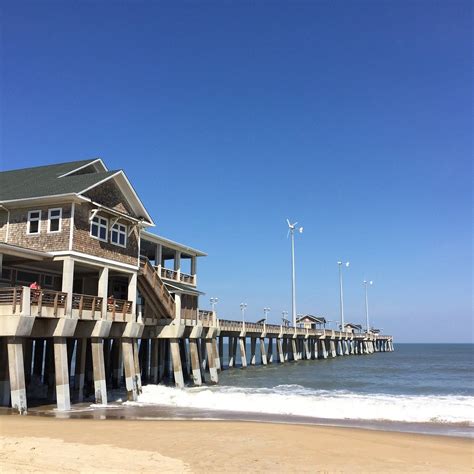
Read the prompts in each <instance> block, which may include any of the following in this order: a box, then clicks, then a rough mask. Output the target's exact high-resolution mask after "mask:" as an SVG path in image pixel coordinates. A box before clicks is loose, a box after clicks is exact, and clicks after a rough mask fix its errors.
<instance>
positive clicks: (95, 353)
mask: <svg viewBox="0 0 474 474" xmlns="http://www.w3.org/2000/svg"><path fill="white" fill-rule="evenodd" d="M91 349H92V367H93V372H94V398H95V403H97V404H101V405H107V382H106V379H105V360H104V340H103V339H102V338H100V337H93V338H92V339H91Z"/></svg>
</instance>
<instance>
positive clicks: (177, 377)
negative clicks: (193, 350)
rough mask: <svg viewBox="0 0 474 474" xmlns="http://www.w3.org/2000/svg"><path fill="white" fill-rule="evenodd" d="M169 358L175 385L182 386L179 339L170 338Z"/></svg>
mask: <svg viewBox="0 0 474 474" xmlns="http://www.w3.org/2000/svg"><path fill="white" fill-rule="evenodd" d="M170 349H171V360H172V363H173V373H174V383H175V385H176V387H179V388H183V387H184V377H183V367H182V365H181V353H180V350H179V339H170Z"/></svg>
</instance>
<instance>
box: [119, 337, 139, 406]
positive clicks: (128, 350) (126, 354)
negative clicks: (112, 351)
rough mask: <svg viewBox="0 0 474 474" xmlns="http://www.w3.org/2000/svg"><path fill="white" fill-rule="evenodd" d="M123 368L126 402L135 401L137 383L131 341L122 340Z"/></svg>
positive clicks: (127, 339)
mask: <svg viewBox="0 0 474 474" xmlns="http://www.w3.org/2000/svg"><path fill="white" fill-rule="evenodd" d="M122 354H123V366H124V371H125V387H126V389H127V400H128V401H136V400H137V395H138V391H137V383H136V378H135V361H134V357H133V342H132V339H129V338H123V339H122Z"/></svg>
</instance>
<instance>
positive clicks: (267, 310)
mask: <svg viewBox="0 0 474 474" xmlns="http://www.w3.org/2000/svg"><path fill="white" fill-rule="evenodd" d="M269 312H270V308H263V314H264V315H265V324H266V323H267V318H268V313H269Z"/></svg>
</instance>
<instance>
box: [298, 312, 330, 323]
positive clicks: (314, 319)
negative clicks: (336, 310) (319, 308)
mask: <svg viewBox="0 0 474 474" xmlns="http://www.w3.org/2000/svg"><path fill="white" fill-rule="evenodd" d="M305 319H309V320H310V321H312V322H313V323H318V324H324V323H325V322H326V318H324V317H323V316H313V315H312V314H304V315H300V316H298V318H297V319H296V322H297V323H301V322H303V321H304V320H305Z"/></svg>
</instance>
